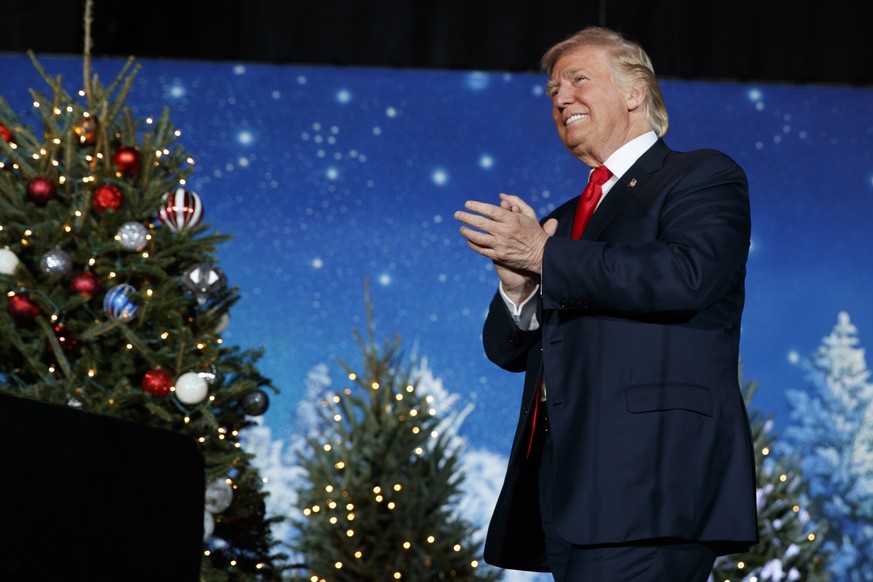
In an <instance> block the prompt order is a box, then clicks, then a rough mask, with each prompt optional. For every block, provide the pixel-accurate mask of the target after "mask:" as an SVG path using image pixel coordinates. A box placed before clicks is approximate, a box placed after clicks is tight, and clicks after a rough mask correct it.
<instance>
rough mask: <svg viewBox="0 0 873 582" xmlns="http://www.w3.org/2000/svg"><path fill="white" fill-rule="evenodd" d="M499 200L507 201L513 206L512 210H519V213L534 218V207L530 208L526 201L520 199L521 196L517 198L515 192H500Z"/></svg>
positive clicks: (535, 215)
mask: <svg viewBox="0 0 873 582" xmlns="http://www.w3.org/2000/svg"><path fill="white" fill-rule="evenodd" d="M500 201H501V203H502V202H503V201H506V202H509V204H510V205H511V206H512V208H513V211H515V212H521V214H524V215H525V216H529V217H530V218H533V219H536V217H537V213H536V211H534V209H533V208H531V207H530V205H528V203H527V202H525V201H524V200H522V199H521V198H519V197H518V196H516V195H515V194H503V193H501V194H500Z"/></svg>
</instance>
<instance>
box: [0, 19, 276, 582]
mask: <svg viewBox="0 0 873 582" xmlns="http://www.w3.org/2000/svg"><path fill="white" fill-rule="evenodd" d="M90 21H91V6H90V3H89V4H87V5H86V13H85V32H86V33H85V50H84V56H83V73H84V74H83V81H84V83H83V86H82V88H81V90H78V91H76V92H74V93H69V92H68V91H67V89H66V88H65V86H64V83H63V82H62V79H61V78H59V77H52V76H50V75H49V74H48V73H47V72H46V71H45V70H44V69H43V67H42V66H41V65H40V63H39V61H38V60H37V59H36V57H34V56H33V55H32V54H31V59H32V61H33V64H34V66H35V67H36V69H37V70H38V72H39V73H40V75H41V76H42V78H43V79H44V80H45V83H46V85H47V90H45V91H40V90H37V89H32V90H31V93H32V95H31V96H32V98H33V102H34V107H33V109H32V110H31V111H30V112H29V113H25V114H23V115H18V114H16V112H14V111H12V110H11V108H10V107H9V106H8V104H7V102H6V101H5V100H4V99H2V98H0V290H2V294H0V390H3V391H5V392H8V393H11V394H13V395H16V396H20V397H23V398H31V399H36V400H39V401H43V402H48V403H53V404H57V405H61V406H70V407H75V408H77V409H81V410H83V411H87V412H90V413H94V414H99V415H108V416H112V417H118V418H121V419H125V420H127V421H131V422H136V423H142V424H144V425H148V426H151V427H158V428H161V429H166V430H169V431H175V432H178V433H182V434H185V435H190V437H191V438H192V439H194V440H196V441H198V442H200V443H201V448H202V452H203V456H204V459H205V466H206V475H205V483H206V484H207V490H206V499H205V513H204V530H205V535H204V554H203V559H202V572H201V573H202V579H203V580H204V581H212V580H216V581H223V580H270V579H278V577H279V576H280V571H281V559H282V556H281V555H278V554H277V553H276V552H275V546H276V544H275V543H274V542H273V541H272V538H271V536H270V526H271V518H268V517H267V516H266V515H265V493H264V491H263V488H262V485H263V482H262V479H261V477H260V476H259V475H258V472H257V470H256V469H255V468H254V466H253V463H252V458H251V456H250V455H249V454H248V453H246V452H245V451H244V450H243V448H242V447H241V445H240V440H239V435H240V431H241V430H243V429H244V428H246V427H247V426H249V425H250V424H251V423H252V422H253V417H257V416H259V415H261V414H263V413H264V412H265V411H266V409H267V407H268V405H269V396H268V395H269V393H271V392H272V393H275V392H276V388H275V387H274V386H273V385H272V383H271V381H270V380H269V379H268V378H266V377H264V376H262V375H261V374H260V373H259V372H258V369H257V367H256V364H257V361H258V359H259V358H260V356H261V352H260V350H252V349H249V350H245V349H241V348H239V347H235V346H229V345H225V344H224V343H223V342H222V332H223V331H224V329H225V328H226V326H227V325H228V322H229V311H230V309H231V307H232V306H233V305H234V303H235V302H237V300H238V299H239V295H238V291H237V288H235V287H231V286H229V285H228V282H227V277H226V276H225V274H224V273H223V272H222V270H221V268H220V267H219V266H218V261H217V259H216V251H217V248H218V246H219V245H220V244H221V243H222V242H224V241H225V240H226V239H227V236H226V235H223V234H219V233H217V232H214V231H213V230H212V229H211V227H210V226H209V225H208V224H207V223H205V222H204V221H203V215H204V212H203V207H204V202H203V200H201V198H200V196H199V195H198V194H197V193H195V192H193V191H191V190H190V189H188V187H187V186H186V181H187V178H188V176H189V175H190V174H191V173H192V172H193V169H194V168H193V164H194V162H193V160H192V158H191V156H190V155H189V154H188V153H187V152H186V151H185V150H184V148H183V146H182V145H181V144H180V141H179V138H180V132H179V131H178V130H177V129H176V128H175V127H174V126H173V125H172V123H171V121H170V115H169V112H168V111H167V110H164V111H163V113H162V114H161V115H160V116H158V117H157V118H144V119H138V118H136V116H135V115H134V114H133V113H132V111H131V109H130V108H129V107H128V106H127V105H126V104H125V100H126V98H127V96H128V93H129V91H130V90H131V88H132V86H133V80H134V78H135V75H136V74H137V71H138V68H139V67H138V65H137V64H136V63H135V62H134V61H133V59H130V60H128V61H127V62H126V64H124V65H123V66H122V67H121V71H120V72H119V73H118V75H117V77H116V78H115V80H114V81H113V82H111V83H110V84H109V85H108V86H104V85H103V84H102V83H101V82H100V79H99V78H98V76H97V75H96V74H92V70H91V68H92V60H91V57H90V44H89V43H90V41H89V38H90Z"/></svg>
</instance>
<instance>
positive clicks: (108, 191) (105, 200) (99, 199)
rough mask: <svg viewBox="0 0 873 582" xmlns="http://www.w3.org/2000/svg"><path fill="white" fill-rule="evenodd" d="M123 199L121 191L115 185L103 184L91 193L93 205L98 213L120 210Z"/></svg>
mask: <svg viewBox="0 0 873 582" xmlns="http://www.w3.org/2000/svg"><path fill="white" fill-rule="evenodd" d="M122 199H123V197H122V195H121V189H120V188H119V187H118V186H115V185H113V184H101V185H99V186H97V187H96V188H94V192H92V193H91V204H93V205H94V210H96V211H97V212H106V211H107V210H109V209H110V208H111V209H112V210H118V209H119V208H121V201H122Z"/></svg>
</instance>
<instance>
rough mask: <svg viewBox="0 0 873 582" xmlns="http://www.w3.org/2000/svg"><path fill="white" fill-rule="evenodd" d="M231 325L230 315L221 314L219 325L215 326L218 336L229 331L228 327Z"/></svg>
mask: <svg viewBox="0 0 873 582" xmlns="http://www.w3.org/2000/svg"><path fill="white" fill-rule="evenodd" d="M229 325H230V314H229V313H227V312H224V313H222V314H221V318H219V320H218V325H216V326H215V333H216V335H221V334H223V333H224V332H225V331H226V330H227V326H229Z"/></svg>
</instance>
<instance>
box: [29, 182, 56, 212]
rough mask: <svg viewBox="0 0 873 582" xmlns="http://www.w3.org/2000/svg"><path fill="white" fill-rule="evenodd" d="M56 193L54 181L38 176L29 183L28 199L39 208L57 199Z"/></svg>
mask: <svg viewBox="0 0 873 582" xmlns="http://www.w3.org/2000/svg"><path fill="white" fill-rule="evenodd" d="M55 192H56V188H55V183H54V180H52V179H50V178H46V177H45V176H37V177H36V178H33V179H31V180H30V182H28V183H27V197H28V198H29V199H30V200H31V201H33V203H34V204H36V205H37V206H45V205H46V203H47V202H48V201H49V200H51V199H52V198H54V197H55Z"/></svg>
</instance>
